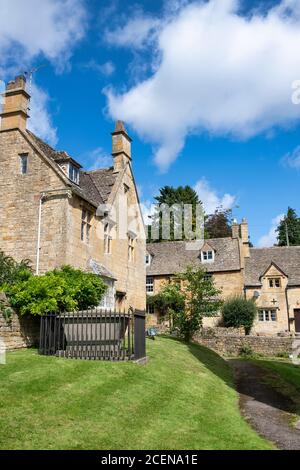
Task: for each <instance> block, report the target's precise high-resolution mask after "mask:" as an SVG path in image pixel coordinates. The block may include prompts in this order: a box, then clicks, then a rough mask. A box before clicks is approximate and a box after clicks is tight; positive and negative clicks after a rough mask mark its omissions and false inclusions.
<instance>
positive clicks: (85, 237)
mask: <svg viewBox="0 0 300 470" xmlns="http://www.w3.org/2000/svg"><path fill="white" fill-rule="evenodd" d="M91 220H92V214H91V213H90V212H89V211H87V210H86V209H82V215H81V241H83V242H86V243H89V242H90V233H91V227H92V225H91Z"/></svg>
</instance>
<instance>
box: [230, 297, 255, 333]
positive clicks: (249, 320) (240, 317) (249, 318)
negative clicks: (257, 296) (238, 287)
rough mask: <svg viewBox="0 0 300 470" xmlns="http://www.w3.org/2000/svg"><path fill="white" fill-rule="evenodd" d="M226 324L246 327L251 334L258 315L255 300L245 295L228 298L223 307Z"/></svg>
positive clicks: (246, 330) (246, 331)
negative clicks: (246, 297)
mask: <svg viewBox="0 0 300 470" xmlns="http://www.w3.org/2000/svg"><path fill="white" fill-rule="evenodd" d="M222 316H223V322H224V326H226V327H234V328H240V327H243V328H244V329H245V333H246V334H249V333H250V331H251V328H252V326H253V323H254V320H255V318H256V316H257V307H256V305H255V303H254V301H253V300H251V299H245V298H244V297H240V296H237V297H232V298H231V299H228V300H227V301H226V302H225V303H224V305H223V308H222Z"/></svg>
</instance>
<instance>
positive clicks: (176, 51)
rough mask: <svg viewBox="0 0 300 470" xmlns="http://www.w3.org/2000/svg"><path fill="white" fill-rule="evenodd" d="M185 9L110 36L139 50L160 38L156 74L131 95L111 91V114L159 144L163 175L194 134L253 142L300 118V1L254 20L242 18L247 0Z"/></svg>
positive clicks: (286, 0) (289, 0)
mask: <svg viewBox="0 0 300 470" xmlns="http://www.w3.org/2000/svg"><path fill="white" fill-rule="evenodd" d="M175 4H176V1H175ZM179 4H181V8H180V9H179V10H178V11H177V12H176V9H175V13H174V11H173V12H172V13H171V14H170V16H169V17H167V16H165V17H164V18H162V19H160V21H159V22H158V23H157V22H155V21H154V19H153V18H152V19H151V21H149V18H147V17H145V21H144V22H143V21H142V18H141V17H139V18H138V21H137V20H136V19H135V20H129V22H128V24H127V27H126V26H125V27H123V28H122V30H120V29H117V30H116V31H115V32H114V33H113V32H110V33H109V34H110V35H108V39H109V40H110V41H111V42H112V43H114V44H115V45H122V46H126V45H127V46H130V47H134V46H136V47H137V48H140V46H141V45H145V44H147V41H148V40H149V33H150V38H152V39H153V37H156V42H155V43H154V45H153V42H151V49H149V52H150V53H151V57H152V63H153V64H154V65H155V66H154V67H153V68H154V72H153V73H152V75H151V76H150V77H149V78H148V79H146V80H142V81H139V82H138V83H137V85H135V86H133V87H132V88H131V89H129V90H128V91H127V92H125V93H118V92H117V91H116V90H114V89H112V88H108V89H106V90H105V93H106V95H107V99H108V110H109V113H110V115H111V116H112V117H113V118H114V119H116V118H120V119H123V120H124V121H126V122H128V123H129V124H130V125H131V126H132V127H133V128H134V129H135V131H136V132H137V133H138V134H139V135H140V136H141V137H142V138H144V139H145V140H146V141H148V142H151V143H152V144H153V145H154V148H155V157H154V158H155V162H156V164H157V165H158V167H159V168H160V169H161V170H162V171H164V170H167V169H168V167H169V165H170V164H171V163H172V162H173V161H174V160H175V159H176V157H177V156H178V154H179V153H180V152H181V150H182V149H183V146H184V142H185V139H186V137H187V135H189V134H191V133H201V132H209V133H211V134H214V135H228V136H231V137H235V138H249V137H251V136H254V135H256V134H258V133H260V132H263V131H268V130H270V129H272V128H274V127H277V126H287V125H290V124H291V123H293V122H295V121H296V120H298V119H299V117H300V106H296V105H293V104H292V101H291V96H292V92H293V90H292V83H293V82H294V80H296V79H298V78H299V74H300V54H299V44H300V2H299V1H298V0H282V1H281V3H280V5H279V6H278V5H277V6H276V7H273V8H272V9H270V10H269V11H268V12H265V13H262V12H261V11H258V10H256V11H255V12H253V14H252V16H249V15H248V16H247V17H243V16H240V15H239V14H238V13H237V12H238V10H239V7H240V6H241V1H240V0H210V1H208V2H204V1H194V2H192V3H190V4H189V5H185V4H184V3H183V6H182V2H179ZM154 32H155V34H154ZM118 34H119V36H118ZM158 57H159V58H160V62H159V63H157V60H158Z"/></svg>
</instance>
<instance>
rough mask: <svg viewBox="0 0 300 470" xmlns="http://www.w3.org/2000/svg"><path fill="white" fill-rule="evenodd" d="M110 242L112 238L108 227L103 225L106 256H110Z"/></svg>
mask: <svg viewBox="0 0 300 470" xmlns="http://www.w3.org/2000/svg"><path fill="white" fill-rule="evenodd" d="M111 241H112V236H111V234H110V225H109V224H105V225H104V253H105V254H106V255H110V254H111Z"/></svg>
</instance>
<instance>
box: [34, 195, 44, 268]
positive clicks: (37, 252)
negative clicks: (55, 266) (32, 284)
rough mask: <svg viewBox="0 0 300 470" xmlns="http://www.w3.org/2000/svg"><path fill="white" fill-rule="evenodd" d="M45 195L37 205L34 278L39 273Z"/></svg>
mask: <svg viewBox="0 0 300 470" xmlns="http://www.w3.org/2000/svg"><path fill="white" fill-rule="evenodd" d="M44 197H45V195H44V194H41V196H40V203H39V222H38V237H37V248H36V270H35V274H36V276H38V275H39V272H40V248H41V226H42V206H43V200H44Z"/></svg>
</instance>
